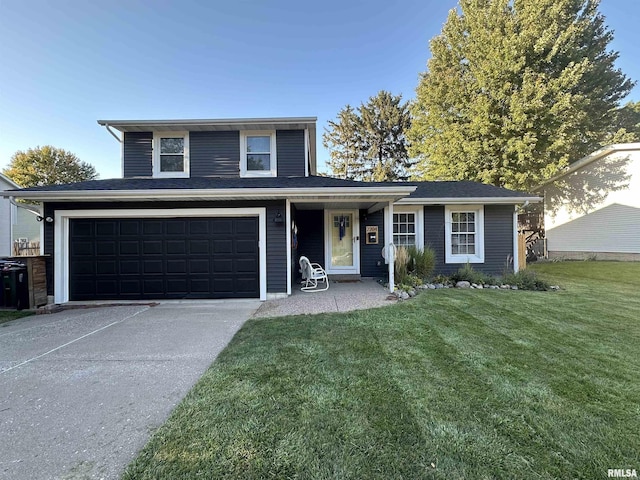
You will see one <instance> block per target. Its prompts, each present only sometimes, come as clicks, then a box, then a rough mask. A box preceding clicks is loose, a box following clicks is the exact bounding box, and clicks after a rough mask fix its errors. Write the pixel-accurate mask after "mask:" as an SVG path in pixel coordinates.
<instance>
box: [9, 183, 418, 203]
mask: <svg viewBox="0 0 640 480" xmlns="http://www.w3.org/2000/svg"><path fill="white" fill-rule="evenodd" d="M415 189H416V187H415V186H413V185H411V186H406V187H393V188H381V187H359V188H351V187H333V188H225V189H210V188H207V189H164V190H160V189H152V190H128V191H123V190H73V191H23V192H15V193H14V196H15V197H18V198H24V199H31V200H48V201H53V200H58V201H59V200H85V201H92V200H96V199H110V200H118V199H120V200H141V199H144V200H155V199H165V200H173V199H176V198H184V199H191V198H193V197H198V198H203V199H212V200H214V199H218V200H222V199H229V198H230V197H234V198H236V197H237V198H243V199H271V198H310V199H314V198H317V199H322V198H335V197H336V196H348V197H353V198H354V199H357V198H359V197H362V196H364V195H369V196H375V197H376V198H383V197H384V198H388V197H399V198H402V197H406V196H407V195H410V194H411V193H413V192H414V191H415Z"/></svg>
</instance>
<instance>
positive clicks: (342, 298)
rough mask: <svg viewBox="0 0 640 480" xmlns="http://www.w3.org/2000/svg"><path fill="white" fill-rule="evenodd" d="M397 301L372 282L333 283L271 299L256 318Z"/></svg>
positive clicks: (311, 312)
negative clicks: (320, 289)
mask: <svg viewBox="0 0 640 480" xmlns="http://www.w3.org/2000/svg"><path fill="white" fill-rule="evenodd" d="M395 302H396V297H395V296H394V295H391V294H390V293H389V291H388V290H387V289H386V288H384V287H383V286H382V285H380V284H379V283H378V282H376V281H375V280H372V279H362V280H360V281H356V282H335V281H331V282H330V284H329V289H328V290H326V291H324V292H315V293H306V292H301V291H300V288H299V287H297V288H295V289H294V290H293V291H292V292H291V296H290V297H288V298H283V299H279V300H269V301H266V302H264V303H263V304H262V306H261V307H260V308H259V309H258V311H257V312H256V313H255V314H254V317H280V316H285V315H305V314H314V313H326V312H348V311H351V310H362V309H365V308H374V307H382V306H384V305H390V304H392V303H395Z"/></svg>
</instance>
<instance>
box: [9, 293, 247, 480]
mask: <svg viewBox="0 0 640 480" xmlns="http://www.w3.org/2000/svg"><path fill="white" fill-rule="evenodd" d="M259 305H260V302H259V301H253V300H246V301H217V302H187V303H162V304H160V305H158V306H155V307H149V306H142V305H131V306H122V307H101V308H90V309H83V310H67V311H63V312H60V313H56V314H52V315H40V316H37V317H29V318H24V319H20V320H15V321H13V322H10V323H9V324H3V325H0V478H11V479H13V480H21V479H75V478H78V479H85V478H105V479H112V478H119V477H120V475H121V473H122V471H123V470H124V468H125V467H126V465H127V464H128V463H129V462H130V461H131V460H132V459H133V458H134V456H135V454H136V452H138V451H139V450H140V448H142V447H143V446H144V444H145V443H146V441H147V440H148V438H149V436H150V435H151V434H152V433H153V432H154V430H155V429H156V428H157V427H159V426H160V425H162V424H163V423H164V421H165V420H166V419H167V417H168V416H169V413H170V412H171V410H172V409H173V408H174V407H175V406H176V404H177V403H178V402H179V401H180V400H181V399H182V398H183V397H184V395H185V394H186V393H187V392H188V391H189V389H190V388H191V387H192V386H193V384H194V383H195V382H196V380H197V379H198V378H199V377H200V376H201V375H202V373H203V372H204V371H205V370H206V368H207V367H208V366H209V365H210V364H211V362H212V361H213V360H214V359H215V358H216V356H217V355H218V353H220V351H221V350H222V349H223V348H224V347H225V346H226V345H227V343H228V342H229V340H230V339H231V338H232V337H233V335H234V334H235V333H236V331H237V330H238V329H239V328H240V327H241V326H242V324H243V323H244V322H245V321H246V320H247V319H248V318H249V317H250V316H251V315H252V314H253V313H254V312H255V310H256V309H257V308H258V307H259Z"/></svg>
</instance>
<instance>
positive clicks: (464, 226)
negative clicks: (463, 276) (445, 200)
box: [445, 206, 484, 263]
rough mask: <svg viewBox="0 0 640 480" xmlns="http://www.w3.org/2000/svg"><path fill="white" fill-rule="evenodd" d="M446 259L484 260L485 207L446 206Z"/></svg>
mask: <svg viewBox="0 0 640 480" xmlns="http://www.w3.org/2000/svg"><path fill="white" fill-rule="evenodd" d="M445 260H446V262H447V263H466V262H469V263H483V262H484V207H482V206H480V207H478V206H459V207H458V206H456V207H445Z"/></svg>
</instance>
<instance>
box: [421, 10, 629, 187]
mask: <svg viewBox="0 0 640 480" xmlns="http://www.w3.org/2000/svg"><path fill="white" fill-rule="evenodd" d="M598 5H599V2H598V0H460V2H459V9H457V10H456V9H454V10H451V11H450V12H449V16H448V18H447V21H446V23H445V24H444V27H443V29H442V32H441V34H440V35H438V36H436V37H435V38H433V39H432V40H431V43H430V47H431V53H432V57H431V59H430V60H429V62H428V64H427V72H426V73H424V74H423V75H422V76H421V80H420V83H419V85H418V88H417V98H416V101H415V103H414V104H413V106H412V114H413V119H412V127H411V130H410V132H409V138H410V140H411V143H412V149H411V153H412V155H415V156H417V157H419V159H420V163H419V170H420V172H421V175H420V176H421V177H422V178H426V179H452V180H455V179H460V180H462V179H465V180H477V181H481V182H484V183H489V184H493V185H499V186H505V187H508V188H514V189H521V190H527V189H530V188H532V187H533V186H535V185H538V184H540V183H541V182H542V181H544V180H546V179H548V178H550V177H552V176H554V175H555V174H557V173H558V172H559V171H560V170H561V169H562V168H563V167H565V166H566V165H567V164H568V162H570V161H572V160H575V159H579V158H581V157H583V156H585V155H587V154H588V153H590V152H592V151H593V150H596V149H597V148H599V147H600V146H601V145H602V144H604V143H608V141H610V140H611V139H612V138H614V136H615V135H616V133H618V132H617V130H616V131H612V130H614V128H613V127H614V126H615V124H616V116H617V115H618V114H617V113H616V109H617V108H618V107H619V104H620V101H621V99H623V98H624V97H625V96H626V95H627V94H628V93H629V91H630V89H631V88H632V87H633V82H632V81H630V80H629V79H628V78H627V77H626V76H625V75H624V74H623V73H622V72H621V71H620V70H619V69H617V68H616V67H615V65H614V63H615V60H616V58H617V57H618V53H616V52H613V51H610V50H608V45H609V43H610V42H611V40H612V38H613V32H612V31H611V30H609V29H608V27H607V26H606V25H605V19H604V17H603V15H602V14H601V13H599V11H598ZM620 133H621V132H620Z"/></svg>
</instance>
